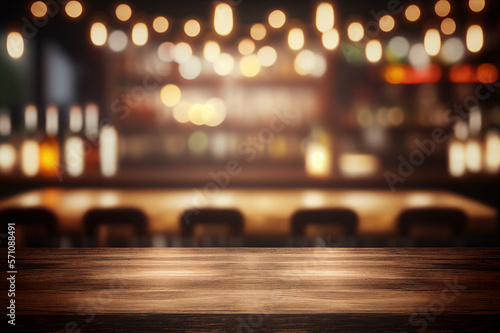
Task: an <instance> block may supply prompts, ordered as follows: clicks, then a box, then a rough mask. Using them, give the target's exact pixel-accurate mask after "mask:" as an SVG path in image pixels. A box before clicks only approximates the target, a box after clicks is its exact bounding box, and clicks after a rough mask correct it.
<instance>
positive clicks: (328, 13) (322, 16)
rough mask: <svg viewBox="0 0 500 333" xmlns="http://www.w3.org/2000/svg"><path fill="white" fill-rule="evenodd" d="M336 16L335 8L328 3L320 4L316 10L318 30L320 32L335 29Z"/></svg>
mask: <svg viewBox="0 0 500 333" xmlns="http://www.w3.org/2000/svg"><path fill="white" fill-rule="evenodd" d="M334 22H335V16H334V13H333V6H332V5H331V4H329V3H327V2H323V3H320V4H319V5H318V8H317V9H316V28H317V29H318V30H319V31H320V32H326V31H328V30H331V29H333V24H334Z"/></svg>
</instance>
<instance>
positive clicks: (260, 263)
mask: <svg viewBox="0 0 500 333" xmlns="http://www.w3.org/2000/svg"><path fill="white" fill-rule="evenodd" d="M4 256H5V255H4ZM16 257H17V261H16V265H17V271H18V273H17V276H16V290H17V292H16V308H17V315H18V322H19V323H20V324H22V325H26V326H27V327H28V326H29V327H31V326H30V325H34V324H33V323H37V325H42V326H43V325H49V326H50V329H51V330H54V329H57V330H58V331H59V330H62V329H63V328H64V323H62V322H63V321H64V320H70V321H72V322H76V323H77V325H80V326H82V325H87V326H85V327H93V326H92V325H94V324H95V325H100V326H99V327H101V329H102V331H107V330H106V329H104V328H105V327H106V325H109V323H110V322H116V321H117V318H118V319H120V320H122V321H124V322H127V320H129V322H128V323H129V325H132V327H135V326H133V325H139V324H140V323H142V325H145V327H150V328H151V330H154V329H156V328H158V327H159V326H158V327H157V326H154V325H160V326H161V325H164V324H165V323H166V322H165V321H164V320H167V319H165V318H170V319H172V318H174V319H172V320H173V321H174V322H175V323H177V324H178V325H180V324H179V322H178V321H176V320H180V319H179V318H191V319H192V320H193V321H194V322H193V323H194V324H193V323H190V324H189V325H191V324H192V325H195V326H189V327H191V328H192V327H198V328H200V327H203V325H204V324H207V323H213V324H214V325H215V326H214V327H215V328H217V325H218V324H217V323H219V324H220V325H227V324H228V323H229V325H231V323H232V325H234V327H235V328H236V327H237V326H238V325H239V319H238V318H240V319H241V318H243V319H244V320H247V319H246V318H247V316H248V314H259V315H260V317H261V319H262V320H263V321H265V320H266V319H268V322H267V323H266V324H265V325H281V324H279V323H282V324H283V320H285V321H287V320H290V321H291V322H293V321H296V324H297V325H299V326H300V325H306V324H307V325H313V324H314V323H316V324H317V325H320V326H321V325H326V324H327V323H330V324H332V322H331V321H332V320H338V322H337V324H339V323H343V324H342V325H347V326H346V327H349V325H355V326H356V325H360V323H359V322H357V321H356V320H358V321H360V322H362V321H363V320H365V319H366V320H367V321H366V322H365V324H366V323H372V321H375V322H374V323H372V324H376V323H377V322H378V323H379V324H381V323H382V322H384V320H386V319H387V320H388V321H387V320H386V321H385V322H384V325H390V326H386V327H390V328H391V329H395V332H401V331H411V330H415V329H418V328H420V327H421V326H422V325H423V323H424V322H423V320H426V321H427V324H428V325H430V326H432V325H434V326H435V325H437V326H436V327H451V326H447V325H454V324H457V320H458V322H459V323H460V325H462V326H460V327H461V328H462V329H463V330H464V331H466V330H467V327H468V326H467V325H473V326H474V325H479V324H478V323H480V325H482V326H480V327H482V328H485V327H489V326H488V325H490V323H492V325H493V323H494V326H493V327H498V324H499V321H500V316H499V315H500V284H499V283H498V280H499V278H500V260H499V259H500V249H497V248H482V249H474V248H439V249H436V248H427V249H424V248H412V249H404V248H399V249H397V248H390V249H388V248H377V249H332V248H295V249H292V248H279V249H276V248H273V249H266V248H261V249H257V248H256V249H250V248H217V249H213V248H205V249H196V248H164V249H153V248H143V249H110V248H108V249H39V250H36V249H25V250H19V251H18V253H17V256H16ZM0 286H1V288H2V290H7V284H6V280H5V279H2V280H1V282H0ZM427 312H428V313H427ZM425 313H427V315H428V317H425V315H424V314H425ZM429 313H430V314H429ZM90 314H93V315H94V316H93V318H92V320H91V323H87V322H86V320H87V318H89V316H90ZM162 315H163V316H164V317H162ZM165 315H168V316H167V317H165ZM412 315H414V316H416V317H410V316H412ZM430 316H434V317H435V318H434V319H433V320H431V319H429V318H430ZM94 317H95V318H94ZM44 318H45V319H44ZM47 318H50V320H49V319H47ZM61 318H62V319H61ZM138 318H139V319H138ZM140 318H142V319H143V320H141V319H140ZM175 318H177V319H175ZM286 318H288V319H286ZM356 318H357V319H356ZM383 318H385V319H384V320H382V319H383ZM388 318H389V319H388ZM415 318H417V319H422V318H424V319H422V320H421V321H418V322H416V321H415V320H417V319H415ZM425 318H427V319H425ZM460 318H461V319H460ZM467 318H469V319H470V320H471V321H470V323H469V322H467V323H466V322H461V320H462V321H463V320H466V319H467ZM495 318H496V319H495ZM28 319H29V320H30V323H26V322H25V323H24V324H23V320H24V321H26V320H28ZM170 319H169V320H170ZM191 319H190V320H191ZM148 320H150V322H148ZM253 320H254V322H252V325H254V323H255V320H256V319H255V318H254V319H253ZM467 320H468V319H467ZM174 322H172V321H169V323H170V324H171V325H173V326H172V327H174V326H175V325H177V324H175V323H174ZM55 323H62V326H61V327H59V328H58V327H57V325H56V324H55ZM162 323H163V324H162ZM417 323H419V324H417ZM316 324H314V325H316ZM330 324H328V325H330ZM54 325H55V326H54ZM88 325H90V326H88ZM121 325H124V331H128V330H127V329H131V328H130V326H128V327H127V326H126V325H125V324H123V323H122V324H121ZM148 325H153V326H148ZM196 325H198V326H196ZM259 325H260V324H259ZM263 325H264V324H263ZM265 325H264V326H262V327H266V326H265ZM283 325H285V324H283ZM440 325H441V326H440ZM285 326H286V325H285ZM434 326H433V327H434ZM155 327H156V328H155ZM252 327H253V326H252ZM259 327H260V326H259ZM474 327H475V328H477V327H478V326H474ZM108 329H109V327H108ZM84 331H85V330H84ZM205 331H206V330H205ZM221 331H224V329H222V330H221ZM230 331H231V330H230ZM232 331H236V329H233V330H232ZM240 331H241V330H240ZM246 331H249V330H246ZM385 331H387V330H385Z"/></svg>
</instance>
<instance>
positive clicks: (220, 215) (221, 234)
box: [180, 208, 244, 247]
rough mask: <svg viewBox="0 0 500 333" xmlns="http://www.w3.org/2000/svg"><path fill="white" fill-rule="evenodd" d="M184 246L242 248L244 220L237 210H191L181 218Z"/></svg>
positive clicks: (185, 212)
mask: <svg viewBox="0 0 500 333" xmlns="http://www.w3.org/2000/svg"><path fill="white" fill-rule="evenodd" d="M180 224H181V230H182V237H183V244H184V246H203V247H216V246H241V244H242V235H243V225H244V219H243V215H242V214H241V213H240V212H239V211H238V210H236V209H216V208H203V209H189V210H186V211H184V212H183V213H182V215H181V217H180Z"/></svg>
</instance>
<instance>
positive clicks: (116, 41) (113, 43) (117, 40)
mask: <svg viewBox="0 0 500 333" xmlns="http://www.w3.org/2000/svg"><path fill="white" fill-rule="evenodd" d="M108 44H109V48H110V49H111V51H113V52H121V51H123V50H125V48H126V47H127V44H128V37H127V34H126V33H125V32H123V31H121V30H115V31H113V32H111V33H110V34H109V40H108Z"/></svg>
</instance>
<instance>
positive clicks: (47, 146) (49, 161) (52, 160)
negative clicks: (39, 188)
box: [40, 140, 59, 177]
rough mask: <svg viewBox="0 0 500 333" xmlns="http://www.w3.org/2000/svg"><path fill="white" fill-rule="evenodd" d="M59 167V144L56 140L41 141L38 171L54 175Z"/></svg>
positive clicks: (49, 175) (46, 174)
mask: <svg viewBox="0 0 500 333" xmlns="http://www.w3.org/2000/svg"><path fill="white" fill-rule="evenodd" d="M58 169H59V144H58V143H57V141H56V140H50V141H46V142H44V143H42V145H41V146H40V171H41V173H42V175H44V176H46V177H52V176H55V175H56V173H57V171H58Z"/></svg>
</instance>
